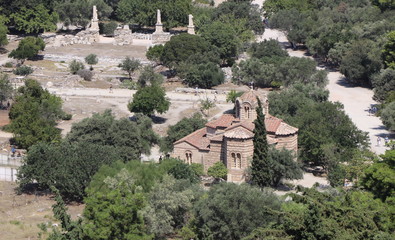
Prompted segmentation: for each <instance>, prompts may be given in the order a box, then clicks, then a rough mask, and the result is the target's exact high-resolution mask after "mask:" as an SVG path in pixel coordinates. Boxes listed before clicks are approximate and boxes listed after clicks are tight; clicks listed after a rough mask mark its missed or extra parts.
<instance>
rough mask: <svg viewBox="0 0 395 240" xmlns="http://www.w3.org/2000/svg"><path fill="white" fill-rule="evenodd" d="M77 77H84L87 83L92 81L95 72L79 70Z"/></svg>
mask: <svg viewBox="0 0 395 240" xmlns="http://www.w3.org/2000/svg"><path fill="white" fill-rule="evenodd" d="M77 75H78V76H80V77H82V78H83V79H84V80H85V81H92V77H93V72H91V71H89V70H88V69H81V70H78V72H77Z"/></svg>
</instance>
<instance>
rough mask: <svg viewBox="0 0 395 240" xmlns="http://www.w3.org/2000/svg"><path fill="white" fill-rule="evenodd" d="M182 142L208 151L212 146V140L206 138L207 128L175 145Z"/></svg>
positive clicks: (197, 131)
mask: <svg viewBox="0 0 395 240" xmlns="http://www.w3.org/2000/svg"><path fill="white" fill-rule="evenodd" d="M181 142H187V143H189V144H191V145H192V146H194V147H196V148H198V149H200V150H208V149H209V148H208V146H209V145H210V140H209V139H208V138H207V137H206V128H201V129H199V130H196V131H195V132H193V133H191V134H189V135H187V136H185V137H183V138H181V139H180V140H178V141H176V142H174V143H173V145H175V144H178V143H181Z"/></svg>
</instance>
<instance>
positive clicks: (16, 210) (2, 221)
mask: <svg viewBox="0 0 395 240" xmlns="http://www.w3.org/2000/svg"><path fill="white" fill-rule="evenodd" d="M15 187H16V184H15V183H10V182H0V239H4V240H26V239H38V233H39V232H40V229H39V228H38V227H37V224H40V223H51V224H52V223H54V222H56V221H55V219H54V218H53V214H52V208H51V206H52V205H53V204H54V203H55V201H54V200H53V199H52V196H51V195H44V194H43V193H41V194H42V195H41V196H40V195H39V194H37V195H34V194H32V195H26V194H22V195H17V194H15V191H14V188H15ZM83 207H84V206H83V205H70V206H69V213H70V214H71V215H72V217H73V218H76V217H77V215H78V214H81V213H82V210H83Z"/></svg>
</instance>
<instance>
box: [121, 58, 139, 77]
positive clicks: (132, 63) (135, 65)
mask: <svg viewBox="0 0 395 240" xmlns="http://www.w3.org/2000/svg"><path fill="white" fill-rule="evenodd" d="M118 67H120V68H121V69H122V70H124V71H126V72H127V73H128V74H129V78H130V79H132V73H133V72H134V71H136V70H137V69H139V68H140V67H141V63H140V61H139V60H138V59H134V58H133V59H130V58H129V57H126V58H125V59H124V60H123V61H122V62H121V63H120V64H119V66H118Z"/></svg>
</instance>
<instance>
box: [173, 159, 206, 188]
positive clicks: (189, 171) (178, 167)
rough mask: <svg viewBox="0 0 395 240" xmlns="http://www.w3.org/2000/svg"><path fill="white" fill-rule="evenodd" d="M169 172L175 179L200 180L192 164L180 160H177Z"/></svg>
mask: <svg viewBox="0 0 395 240" xmlns="http://www.w3.org/2000/svg"><path fill="white" fill-rule="evenodd" d="M168 173H169V174H170V175H171V176H173V177H174V178H175V179H186V180H188V181H189V182H191V183H198V182H199V175H198V173H197V172H195V170H194V169H193V168H192V166H191V165H189V164H186V163H184V162H182V161H180V160H177V161H176V162H175V164H174V166H172V167H171V168H170V169H169V170H168Z"/></svg>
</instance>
